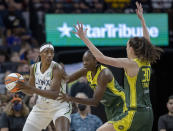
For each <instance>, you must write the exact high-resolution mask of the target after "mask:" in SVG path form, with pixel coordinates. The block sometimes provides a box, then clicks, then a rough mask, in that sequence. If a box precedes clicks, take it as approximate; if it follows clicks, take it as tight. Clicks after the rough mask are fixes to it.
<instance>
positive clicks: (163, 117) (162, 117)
mask: <svg viewBox="0 0 173 131" xmlns="http://www.w3.org/2000/svg"><path fill="white" fill-rule="evenodd" d="M167 118H168V114H164V115H162V116H160V117H159V120H165V119H167Z"/></svg>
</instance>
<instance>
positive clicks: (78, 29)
mask: <svg viewBox="0 0 173 131" xmlns="http://www.w3.org/2000/svg"><path fill="white" fill-rule="evenodd" d="M74 28H75V29H76V32H75V31H72V32H73V33H74V34H76V35H77V36H79V37H80V38H81V39H82V38H84V37H85V36H86V34H87V29H85V30H84V28H83V24H80V23H79V22H77V26H76V25H74Z"/></svg>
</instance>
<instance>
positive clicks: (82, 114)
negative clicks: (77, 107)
mask: <svg viewBox="0 0 173 131" xmlns="http://www.w3.org/2000/svg"><path fill="white" fill-rule="evenodd" d="M79 114H80V116H81V117H82V118H83V119H84V118H86V116H87V115H88V113H87V111H82V112H81V111H79Z"/></svg>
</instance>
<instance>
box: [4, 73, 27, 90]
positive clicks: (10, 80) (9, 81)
mask: <svg viewBox="0 0 173 131" xmlns="http://www.w3.org/2000/svg"><path fill="white" fill-rule="evenodd" d="M18 80H20V81H22V82H24V78H23V76H22V75H21V74H19V73H11V74H9V75H8V76H7V77H6V78H5V85H6V88H7V89H8V90H9V91H10V92H18V91H20V89H19V88H18V87H19V85H17V83H16V81H18Z"/></svg>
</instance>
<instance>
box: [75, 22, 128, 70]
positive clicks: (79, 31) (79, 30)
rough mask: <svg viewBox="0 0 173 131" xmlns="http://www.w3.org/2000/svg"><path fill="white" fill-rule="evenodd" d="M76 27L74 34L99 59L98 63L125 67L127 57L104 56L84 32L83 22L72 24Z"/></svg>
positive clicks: (85, 31)
mask: <svg viewBox="0 0 173 131" xmlns="http://www.w3.org/2000/svg"><path fill="white" fill-rule="evenodd" d="M74 27H75V29H76V32H74V31H73V33H74V34H76V35H78V36H79V37H80V39H81V40H82V41H83V42H84V43H85V44H86V46H87V47H88V48H89V50H90V51H91V52H92V54H93V55H94V57H95V58H96V59H97V61H99V62H100V63H103V64H107V65H111V66H115V67H118V68H125V67H126V66H128V59H127V58H112V57H108V56H105V55H104V54H103V53H102V52H100V51H99V50H98V49H97V48H96V47H95V46H94V44H93V43H92V42H91V41H90V40H89V39H88V38H87V36H86V33H87V29H86V30H84V29H83V24H79V22H78V23H77V26H74Z"/></svg>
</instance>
